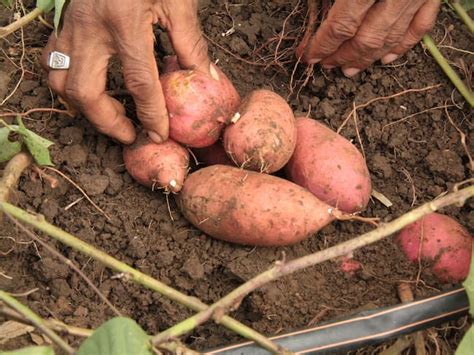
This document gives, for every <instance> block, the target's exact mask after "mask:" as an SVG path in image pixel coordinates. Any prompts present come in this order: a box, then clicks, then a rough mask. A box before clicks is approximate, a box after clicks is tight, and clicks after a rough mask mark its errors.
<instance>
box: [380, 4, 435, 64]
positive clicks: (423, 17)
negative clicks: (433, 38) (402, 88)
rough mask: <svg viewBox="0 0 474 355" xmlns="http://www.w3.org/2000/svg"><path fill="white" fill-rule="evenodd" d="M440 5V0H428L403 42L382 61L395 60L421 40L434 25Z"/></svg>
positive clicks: (416, 16)
mask: <svg viewBox="0 0 474 355" xmlns="http://www.w3.org/2000/svg"><path fill="white" fill-rule="evenodd" d="M440 6H441V1H440V0H428V1H427V2H426V4H425V5H423V6H422V7H421V8H420V10H419V11H418V12H417V13H416V15H415V17H414V18H413V20H412V21H411V23H410V26H409V27H408V31H407V32H406V34H405V36H404V38H403V40H402V41H401V43H400V44H399V45H398V46H397V47H396V48H394V49H393V50H392V51H391V52H390V53H389V54H387V55H386V56H385V58H384V59H382V61H383V62H385V63H388V62H390V61H394V60H395V59H397V58H398V57H400V56H401V55H402V54H405V52H407V51H408V50H409V49H410V48H412V47H414V46H415V45H416V44H417V43H418V42H420V41H421V39H422V38H423V36H424V35H425V34H426V33H427V32H429V31H430V30H431V29H432V28H433V27H434V25H435V22H436V17H437V15H438V11H439V8H440Z"/></svg>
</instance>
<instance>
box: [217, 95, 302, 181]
mask: <svg viewBox="0 0 474 355" xmlns="http://www.w3.org/2000/svg"><path fill="white" fill-rule="evenodd" d="M223 137H224V148H225V150H226V152H227V154H228V155H229V156H230V158H231V159H232V160H233V161H234V162H235V163H236V165H239V166H241V167H243V168H245V169H250V170H255V171H260V172H265V173H273V172H275V171H277V170H279V169H281V168H282V167H283V166H284V165H285V164H286V163H287V162H288V160H289V159H290V157H291V155H292V154H293V151H294V149H295V144H296V126H295V116H294V115H293V112H292V110H291V108H290V106H288V104H287V103H286V102H285V100H284V99H283V98H282V97H281V96H279V95H278V94H275V93H274V92H272V91H269V90H256V91H253V92H252V93H250V94H249V95H248V96H247V97H246V98H245V99H244V100H243V101H242V104H241V106H240V107H239V109H238V113H237V114H236V115H235V116H234V118H233V119H232V123H230V124H229V126H227V127H226V128H225V130H224V136H223Z"/></svg>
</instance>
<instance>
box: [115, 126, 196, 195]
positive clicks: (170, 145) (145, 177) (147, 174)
mask: <svg viewBox="0 0 474 355" xmlns="http://www.w3.org/2000/svg"><path fill="white" fill-rule="evenodd" d="M123 160H124V162H125V167H126V168H127V171H128V173H129V174H130V175H131V176H132V177H133V178H134V179H135V180H136V181H137V182H138V183H140V184H142V185H144V186H146V187H150V188H152V189H159V188H163V189H165V191H170V192H178V191H180V190H181V188H182V186H183V182H184V179H185V177H186V174H187V173H188V167H189V153H188V151H187V149H186V148H184V147H182V146H181V145H179V144H178V143H176V142H174V141H173V140H171V139H168V140H167V141H165V142H163V143H161V144H157V143H154V142H152V141H151V140H150V139H149V138H148V137H147V136H146V135H145V134H143V133H141V134H140V135H139V136H138V138H137V140H136V141H135V143H133V144H132V145H130V146H126V147H125V148H124V149H123Z"/></svg>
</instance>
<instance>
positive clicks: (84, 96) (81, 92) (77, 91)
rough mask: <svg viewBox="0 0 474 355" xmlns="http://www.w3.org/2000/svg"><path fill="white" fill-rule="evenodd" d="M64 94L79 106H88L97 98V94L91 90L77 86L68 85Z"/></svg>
mask: <svg viewBox="0 0 474 355" xmlns="http://www.w3.org/2000/svg"><path fill="white" fill-rule="evenodd" d="M64 93H65V94H66V97H68V98H69V99H70V100H73V101H74V102H75V103H77V104H78V105H79V106H85V105H88V104H90V103H92V102H93V101H94V100H95V98H96V95H95V93H94V92H92V91H91V90H89V88H87V87H85V86H81V85H75V84H72V85H66V88H65V89H64Z"/></svg>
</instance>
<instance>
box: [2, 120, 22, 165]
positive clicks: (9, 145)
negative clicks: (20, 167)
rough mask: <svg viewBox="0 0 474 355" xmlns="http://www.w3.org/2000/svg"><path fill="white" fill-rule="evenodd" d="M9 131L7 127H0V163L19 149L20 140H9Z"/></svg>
mask: <svg viewBox="0 0 474 355" xmlns="http://www.w3.org/2000/svg"><path fill="white" fill-rule="evenodd" d="M10 132H11V130H10V129H9V128H8V127H2V128H0V163H3V162H6V161H9V160H10V159H11V158H13V157H14V156H15V154H17V153H19V152H20V151H21V142H11V141H10V140H9V139H8V135H9V134H10Z"/></svg>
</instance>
